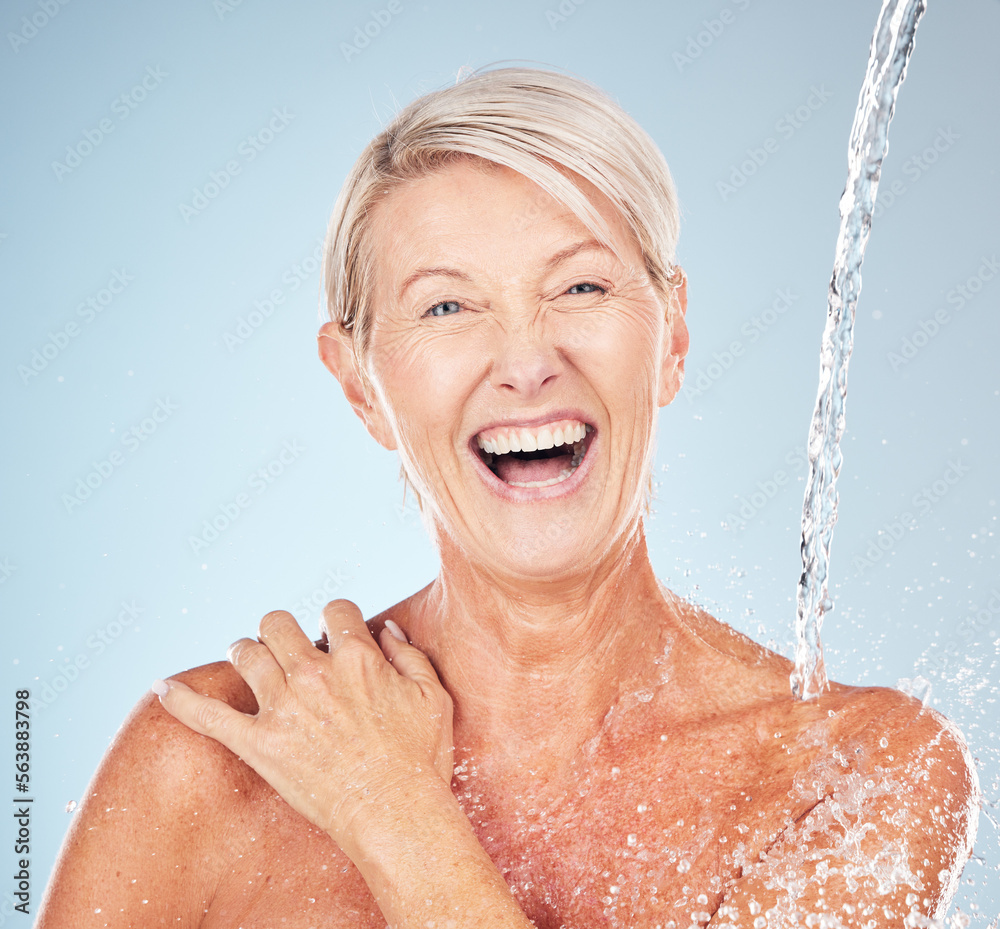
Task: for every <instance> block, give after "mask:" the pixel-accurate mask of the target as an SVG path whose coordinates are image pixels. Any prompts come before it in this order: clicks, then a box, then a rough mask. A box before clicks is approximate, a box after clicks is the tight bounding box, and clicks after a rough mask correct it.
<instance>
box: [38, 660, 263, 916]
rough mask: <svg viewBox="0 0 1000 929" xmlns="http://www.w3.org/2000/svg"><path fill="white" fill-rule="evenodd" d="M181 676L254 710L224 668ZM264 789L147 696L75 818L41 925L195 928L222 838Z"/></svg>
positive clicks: (223, 850)
mask: <svg viewBox="0 0 1000 929" xmlns="http://www.w3.org/2000/svg"><path fill="white" fill-rule="evenodd" d="M175 677H176V678H178V679H179V680H182V681H183V682H184V683H186V684H187V685H188V686H189V687H192V688H194V689H195V690H198V691H199V692H201V693H204V694H207V695H210V696H213V697H217V698H218V699H221V700H225V701H226V702H227V703H229V704H230V705H232V706H233V707H235V708H236V709H238V710H240V711H241V712H245V713H253V712H255V711H256V702H255V700H254V698H253V694H252V693H251V692H250V690H249V688H248V687H247V686H246V684H245V683H244V682H243V681H242V679H241V678H240V677H239V676H238V675H237V674H236V673H235V671H234V670H233V669H232V666H231V665H230V664H229V663H228V662H218V663H215V664H210V665H204V666H202V667H199V668H194V669H192V670H190V671H186V672H183V673H181V674H178V675H175ZM260 783H261V782H260V780H259V778H258V777H257V775H256V774H255V773H254V772H253V771H252V770H251V769H250V768H249V767H247V766H246V765H244V764H243V762H241V761H240V760H239V759H238V758H236V756H235V755H233V754H232V753H231V752H230V751H229V750H228V749H226V748H224V747H223V746H221V745H220V744H219V743H217V742H215V741H213V740H212V739H208V738H205V737H204V736H201V735H198V734H197V733H195V732H193V731H192V730H190V729H188V728H187V727H186V726H184V725H183V724H181V723H179V722H178V721H177V720H175V719H174V718H173V717H172V716H170V715H169V714H168V713H167V712H166V711H164V710H163V709H162V708H161V706H160V704H159V700H158V699H157V698H156V697H155V695H153V694H151V693H150V694H148V695H147V696H145V697H143V698H142V699H141V700H140V701H139V703H138V704H137V705H136V706H135V708H134V709H133V710H132V712H131V713H130V715H129V716H128V718H127V719H126V720H125V723H124V724H123V725H122V727H121V729H120V730H119V732H118V734H117V735H116V736H115V739H114V740H113V742H112V744H111V746H110V747H109V749H108V751H107V753H106V754H105V756H104V759H103V760H102V762H101V764H100V767H99V768H98V770H97V772H96V774H95V775H94V777H93V779H92V781H91V783H90V784H89V786H88V788H87V793H86V795H85V797H84V799H83V801H82V802H81V804H80V807H79V808H78V809H77V811H76V812H75V813H74V821H73V825H72V827H71V829H70V831H69V834H68V835H67V837H66V840H65V842H64V843H63V847H62V850H61V852H60V856H59V860H58V862H57V864H56V868H55V871H54V873H53V877H52V880H51V882H50V885H49V887H48V889H47V891H46V895H45V899H44V901H43V904H42V908H41V911H40V917H39V922H38V925H39V927H45V926H50V925H51V926H56V925H65V924H69V922H72V924H74V925H80V926H89V925H90V922H88V921H87V920H88V918H89V917H91V916H93V922H94V925H105V924H106V923H107V918H106V915H105V916H104V917H100V918H99V914H101V913H103V914H108V913H114V914H124V915H126V916H128V920H127V921H128V923H129V924H146V923H148V924H153V923H157V922H159V921H160V919H161V917H163V918H164V921H165V922H170V923H172V924H174V925H177V924H178V922H179V923H180V924H181V925H198V920H199V919H200V915H199V914H200V913H201V912H203V911H204V910H205V908H206V907H207V905H208V901H210V899H211V896H212V894H213V893H214V886H213V882H216V881H217V880H218V876H219V873H220V868H221V867H222V862H223V861H224V860H225V856H226V855H227V853H228V852H229V851H230V849H229V848H228V847H227V845H228V843H227V841H226V838H225V837H226V836H227V835H232V834H234V833H233V830H232V828H231V824H232V822H233V821H234V820H238V819H240V818H241V817H240V809H241V807H243V806H245V804H246V800H247V799H248V797H249V796H251V795H253V794H254V793H255V791H257V790H259V784H260ZM160 909H163V912H162V913H161V912H159V910H160ZM167 909H170V910H171V912H170V913H167ZM188 910H189V911H190V912H187V911H188ZM70 915H72V920H70V919H69V917H70Z"/></svg>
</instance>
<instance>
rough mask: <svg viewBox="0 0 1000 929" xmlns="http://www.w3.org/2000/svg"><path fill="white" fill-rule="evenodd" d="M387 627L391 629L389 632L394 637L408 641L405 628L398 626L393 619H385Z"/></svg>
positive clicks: (401, 640)
mask: <svg viewBox="0 0 1000 929" xmlns="http://www.w3.org/2000/svg"><path fill="white" fill-rule="evenodd" d="M385 628H386V629H388V630H389V634H390V635H391V636H392V637H393V638H394V639H399V641H400V642H405V641H406V633H404V632H403V630H402V629H400V628H399V626H397V625H396V624H395V623H394V622H393V621H392V620H391V619H387V620H386V621H385Z"/></svg>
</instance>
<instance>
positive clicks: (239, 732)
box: [153, 680, 253, 755]
mask: <svg viewBox="0 0 1000 929" xmlns="http://www.w3.org/2000/svg"><path fill="white" fill-rule="evenodd" d="M153 692H154V693H155V694H156V695H157V696H158V697H159V698H160V705H161V706H162V707H163V708H164V709H165V710H166V711H167V712H168V713H169V714H170V715H171V716H173V717H174V719H177V720H179V721H180V722H182V723H184V725H185V726H187V727H188V728H189V729H193V730H194V731H195V732H198V733H200V734H201V735H207V736H208V737H209V738H212V739H215V740H216V741H217V742H221V743H222V744H223V745H225V746H226V748H228V749H229V750H230V751H232V752H235V753H236V754H237V755H238V754H240V753H239V751H238V746H241V745H244V744H245V743H246V734H247V731H248V729H249V728H250V726H252V725H253V719H252V718H251V717H249V716H247V715H246V714H244V713H241V712H239V710H234V709H233V708H232V707H231V706H230V705H229V704H228V703H223V701H222V700H216V699H215V698H214V697H206V696H204V695H203V694H200V693H197V692H196V691H194V690H192V689H191V688H190V687H188V686H187V684H182V683H181V682H180V681H174V680H168V681H156V682H155V683H154V684H153Z"/></svg>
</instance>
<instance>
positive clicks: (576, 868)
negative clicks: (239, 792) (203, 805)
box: [202, 746, 804, 929]
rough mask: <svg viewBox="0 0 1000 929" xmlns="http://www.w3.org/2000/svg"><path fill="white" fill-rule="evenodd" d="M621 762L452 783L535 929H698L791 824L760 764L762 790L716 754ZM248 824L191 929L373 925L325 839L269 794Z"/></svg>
mask: <svg viewBox="0 0 1000 929" xmlns="http://www.w3.org/2000/svg"><path fill="white" fill-rule="evenodd" d="M654 749H655V746H654ZM628 757H629V758H630V761H629V762H628V763H626V762H624V761H619V762H617V763H614V758H613V757H609V758H608V759H606V760H607V762H608V763H606V764H605V763H604V761H602V762H601V763H600V764H599V765H592V766H589V767H586V768H581V770H580V771H579V772H578V776H577V777H575V778H574V777H569V778H565V779H563V780H562V781H561V782H560V786H559V787H558V789H553V788H552V787H550V786H548V785H544V784H539V785H535V784H534V783H533V781H532V779H531V777H530V776H528V777H526V778H523V779H521V780H520V781H519V782H518V783H517V784H516V785H515V784H509V785H508V789H507V790H505V791H498V790H496V789H495V785H493V786H492V787H490V786H487V785H485V784H483V783H481V782H480V781H479V780H477V779H476V778H475V777H469V778H466V779H465V780H461V779H457V780H456V784H455V786H456V795H457V796H458V799H459V802H460V803H461V804H462V806H463V808H464V809H465V811H466V813H467V815H468V816H469V819H470V821H471V823H472V825H473V829H474V831H475V832H476V835H477V837H478V839H479V841H480V843H481V844H482V845H483V847H484V848H485V849H486V851H487V853H488V854H489V855H490V857H491V859H492V860H493V862H494V864H495V865H496V866H497V868H498V869H499V870H500V871H501V873H502V874H503V875H504V878H505V880H506V881H507V883H508V884H509V885H510V887H511V888H512V891H513V893H514V895H515V897H516V899H517V900H518V903H519V904H520V906H521V907H522V909H523V910H524V911H525V913H526V915H528V917H529V918H531V919H532V920H533V921H534V922H535V924H536V925H537V926H539V927H542V929H559V927H561V926H567V927H568V926H609V927H616V926H623V927H624V926H630V927H645V926H649V927H650V929H652V927H654V926H656V925H658V924H659V925H666V924H668V923H669V922H670V921H671V920H673V921H674V922H676V923H677V925H684V926H687V925H690V924H691V922H692V921H694V922H696V923H697V922H702V923H704V922H707V920H708V918H709V915H710V914H711V913H713V912H714V911H715V910H716V908H717V907H718V904H719V902H720V900H721V899H722V894H723V891H724V888H725V886H726V884H727V883H728V882H729V881H730V880H731V879H732V878H733V877H735V876H737V875H738V874H739V873H740V870H741V869H742V868H743V867H744V866H745V865H746V864H747V863H748V862H751V861H754V860H756V859H757V858H758V856H759V854H760V852H761V850H762V849H764V848H766V847H767V845H768V844H770V842H771V841H773V839H774V838H775V837H776V836H777V835H778V834H779V833H780V831H781V829H782V828H784V825H785V824H786V823H787V822H789V821H790V820H792V819H794V818H796V817H797V816H798V815H800V814H801V812H803V811H804V808H803V806H802V804H803V802H804V801H803V800H801V799H799V800H796V799H794V797H793V795H794V791H790V787H791V782H790V773H789V772H785V771H784V770H783V769H781V768H780V767H778V768H776V767H775V766H774V764H773V763H772V764H771V766H770V768H769V769H768V770H769V773H768V776H767V777H766V778H763V777H761V776H760V771H761V770H762V768H761V766H760V765H759V764H753V765H751V766H748V765H747V764H746V763H745V762H744V763H742V764H741V763H740V762H739V761H738V760H737V759H733V758H732V757H731V756H726V755H724V754H723V755H722V756H721V757H720V758H719V759H717V760H713V761H711V762H708V760H707V759H706V763H704V764H693V765H692V764H690V763H689V762H690V760H691V759H690V758H685V757H680V758H675V760H671V759H670V758H667V757H666V756H664V755H660V754H658V753H657V752H656V751H655V750H654V751H652V752H634V751H633V752H632V753H630V755H629V756H628ZM251 821H252V822H253V823H254V824H255V825H252V826H251V827H250V829H249V831H250V833H251V834H250V836H249V839H250V840H251V841H244V842H243V843H242V850H241V852H240V853H238V854H236V855H233V856H232V860H231V861H229V862H228V863H227V867H226V869H225V871H224V873H223V874H222V878H221V880H220V882H219V889H218V892H217V894H216V897H215V899H214V900H213V902H212V905H211V907H210V909H209V912H208V914H206V918H205V921H204V922H203V924H202V925H203V927H205V929H215V927H223V926H226V927H233V926H241V927H243V929H251V927H273V926H281V927H287V929H300V927H302V929H305V927H309V926H320V925H323V926H344V927H348V926H350V927H358V929H360V927H369V926H371V927H378V929H382V927H384V926H385V921H384V919H383V918H382V916H381V913H380V912H379V910H378V908H377V906H376V905H375V903H374V901H373V900H372V898H371V895H370V894H369V892H368V890H367V887H366V886H365V884H364V881H363V880H362V878H361V876H360V874H359V873H358V872H357V870H356V869H355V868H354V866H353V865H352V864H351V862H350V861H349V860H348V859H347V858H346V856H344V855H343V853H342V852H340V850H339V849H338V848H337V847H336V845H335V844H334V843H333V842H332V841H331V840H330V839H329V838H328V837H327V836H326V835H325V834H322V833H319V832H317V831H315V830H313V829H311V828H310V827H309V826H308V824H307V823H305V821H304V820H302V819H301V818H300V817H298V816H297V815H296V814H294V813H292V812H291V811H290V810H289V809H288V808H287V807H286V806H285V805H284V803H283V802H282V801H280V800H278V799H277V798H275V797H274V796H273V794H272V795H270V796H269V797H268V798H267V800H263V799H262V800H261V801H259V802H258V803H257V804H256V809H255V811H254V814H253V816H252V817H251ZM234 828H237V829H244V830H245V829H246V827H245V826H239V827H235V826H234Z"/></svg>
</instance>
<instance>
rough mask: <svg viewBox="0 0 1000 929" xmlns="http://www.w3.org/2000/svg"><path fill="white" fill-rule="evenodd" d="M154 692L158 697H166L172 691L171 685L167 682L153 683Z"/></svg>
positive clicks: (157, 681)
mask: <svg viewBox="0 0 1000 929" xmlns="http://www.w3.org/2000/svg"><path fill="white" fill-rule="evenodd" d="M151 689H152V691H153V693H154V694H156V696H158V697H165V696H166V695H167V692H168V691H169V690H170V685H169V684H168V683H167V682H166V681H160V680H156V681H153V686H152V688H151Z"/></svg>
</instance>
